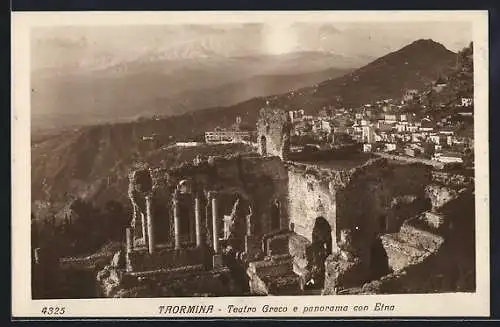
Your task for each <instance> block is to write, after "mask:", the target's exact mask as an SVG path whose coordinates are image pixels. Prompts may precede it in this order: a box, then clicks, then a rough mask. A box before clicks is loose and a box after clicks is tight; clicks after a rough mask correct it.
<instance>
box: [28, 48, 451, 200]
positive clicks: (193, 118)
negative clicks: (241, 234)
mask: <svg viewBox="0 0 500 327" xmlns="http://www.w3.org/2000/svg"><path fill="white" fill-rule="evenodd" d="M456 63H457V54H456V53H453V52H451V51H449V50H447V49H446V48H445V47H444V46H442V45H441V44H439V43H436V42H434V41H431V40H418V41H416V42H414V43H412V44H410V45H408V46H406V47H404V48H402V49H400V50H398V51H396V52H393V53H390V54H388V55H386V56H384V57H381V58H379V59H376V60H375V61H373V62H371V63H369V64H367V65H366V66H363V67H361V68H360V69H357V70H354V71H352V72H350V73H347V74H346V75H344V76H341V77H337V78H329V79H325V80H323V81H322V82H320V81H318V82H316V83H313V85H312V86H309V87H305V88H298V87H297V89H296V90H294V91H293V92H292V91H290V92H286V93H283V94H280V95H274V96H267V97H256V98H253V99H250V100H247V101H245V102H240V103H238V104H235V105H230V106H216V107H213V108H207V109H203V110H197V111H190V112H188V113H185V114H181V113H182V110H180V111H179V112H178V113H179V114H181V115H178V116H173V117H167V118H162V119H143V120H140V121H135V122H128V123H115V124H104V125H99V126H91V127H85V128H81V129H78V130H69V131H66V132H64V133H62V134H59V135H34V138H33V145H32V156H31V157H32V199H33V201H37V203H38V204H39V205H43V204H44V203H46V201H50V202H52V203H55V202H58V201H65V200H67V194H74V195H78V196H81V197H85V198H88V199H91V200H99V201H102V200H103V199H109V198H113V197H116V196H118V195H119V194H121V193H123V194H126V173H125V172H126V170H127V169H128V168H129V167H130V165H131V164H132V163H133V162H134V161H137V160H145V161H148V160H149V159H150V158H152V157H151V156H160V157H164V158H167V157H168V158H167V159H166V160H174V161H175V160H177V159H179V158H181V157H180V156H181V154H175V153H174V154H172V153H170V152H168V151H167V152H165V153H161V150H154V151H149V150H144V149H142V148H141V143H142V142H141V141H139V139H140V138H141V136H147V135H151V134H157V135H158V137H159V140H160V142H161V143H163V144H166V143H168V142H173V141H175V140H185V139H186V138H191V137H193V136H195V135H200V134H202V133H203V132H204V131H206V130H210V129H213V128H214V127H216V126H230V124H232V123H233V122H234V121H235V118H236V117H237V116H241V117H242V118H243V120H244V122H245V123H247V124H249V125H254V124H255V122H256V119H257V115H258V112H259V109H260V108H261V107H263V106H265V104H266V101H271V102H273V104H275V105H278V106H281V107H283V108H289V109H299V108H303V109H305V110H306V111H307V112H314V111H315V110H317V109H319V108H321V107H322V106H325V105H330V104H336V103H337V102H342V104H343V105H346V106H358V105H361V104H363V103H368V102H372V101H374V100H377V99H384V98H400V97H401V95H402V92H403V90H404V89H405V88H417V89H427V88H430V87H431V85H432V82H433V81H435V80H436V79H437V78H438V77H439V76H441V75H446V74H449V73H453V72H454V71H455V70H456ZM207 71H208V70H207ZM224 73H225V72H217V73H216V75H215V76H214V77H212V78H213V79H217V78H218V77H219V76H220V75H223V74H224ZM317 74H318V75H317V76H316V77H317V78H320V77H321V76H322V74H323V73H317ZM191 76H194V75H191ZM293 76H296V77H287V78H285V77H282V76H273V77H269V76H267V77H252V78H249V79H247V82H245V83H250V84H245V83H243V85H262V84H264V83H266V82H267V81H271V82H270V83H271V84H272V85H276V84H279V83H282V82H283V83H284V81H285V80H287V79H289V80H290V81H289V83H290V84H289V85H291V84H293V85H295V86H297V85H298V84H300V83H301V82H302V81H304V80H306V79H308V78H311V75H307V77H304V76H301V75H293ZM316 77H315V78H316ZM192 78H193V77H192ZM207 78H208V77H207ZM294 78H296V81H295V82H294V81H293V79H294ZM321 78H323V77H321ZM311 79H312V78H311ZM141 81H142V79H141V78H139V77H138V78H137V80H135V81H134V79H131V80H129V82H127V83H137V85H135V87H136V88H137V90H138V93H140V91H139V89H144V88H145V89H148V87H144V85H141ZM248 81H252V82H248ZM182 82H186V83H188V82H189V81H188V79H187V78H180V81H179V83H182ZM198 82H199V81H195V82H193V83H198ZM95 83H97V84H95ZM100 83H104V82H102V81H97V82H94V83H91V84H88V85H87V89H85V88H84V90H83V91H82V90H80V91H78V89H77V88H75V89H73V93H72V95H73V96H74V97H79V98H83V95H82V94H85V95H87V96H90V94H92V92H90V91H92V90H95V91H100V90H99V87H98V85H104V84H106V83H104V84H100ZM172 83H173V82H172ZM233 83H234V82H233ZM294 83H295V84H294ZM220 85H224V84H223V83H221V84H219V87H215V88H213V89H210V88H209V87H207V88H205V90H204V91H202V93H200V94H203V92H206V93H205V95H204V96H201V97H205V98H208V97H209V96H210V95H214V94H216V95H217V94H220V95H219V97H220V98H226V99H227V98H228V97H231V96H235V95H234V93H237V91H236V90H241V87H240V86H238V85H237V83H235V84H230V85H229V86H227V85H226V86H225V87H220ZM150 86H151V88H156V91H158V90H161V85H157V83H152V84H151V85H150ZM73 87H75V86H73ZM232 87H234V89H232ZM286 87H288V85H287V86H286ZM134 89H135V88H134V87H132V88H130V85H128V90H134ZM233 90H235V91H233ZM185 92H188V91H185ZM218 92H220V93H218ZM129 93H130V94H126V95H123V97H124V99H123V101H121V103H127V102H128V101H132V100H131V99H133V98H134V92H133V91H129ZM105 94H106V92H103V96H104V95H105ZM186 94H187V93H186ZM250 94H251V92H250V93H249V95H250ZM63 95H64V94H61V96H63ZM186 96H187V95H186ZM70 100H74V99H71V96H70V95H69V94H68V95H67V99H66V101H70ZM87 100H88V99H87ZM162 101H165V100H162V99H161V98H160V100H158V99H155V98H152V99H150V100H149V102H145V103H148V107H150V108H163V107H164V106H165V107H166V106H167V104H163V103H162ZM190 101H193V104H192V105H193V106H196V105H198V104H201V103H202V102H201V101H200V102H197V101H198V100H197V99H190ZM207 101H208V100H207ZM228 101H229V100H228ZM122 108H123V106H118V107H116V108H114V110H122ZM67 109H68V112H69V111H71V112H72V113H73V114H75V110H76V109H75V108H74V107H68V108H67ZM123 110H125V109H123ZM158 110H159V109H158ZM186 111H187V110H186ZM75 117H77V116H75ZM158 151H160V152H158ZM169 156H174V157H175V158H174V157H172V158H170V157H169ZM176 158H177V159H176ZM108 177H110V178H111V179H112V184H111V186H109V187H107V186H103V185H105V184H103V183H105V180H106V179H107V178H108ZM113 185H115V186H113ZM118 185H120V189H117V188H116V187H118ZM124 185H125V186H124ZM124 187H125V188H124ZM125 200H126V198H125Z"/></svg>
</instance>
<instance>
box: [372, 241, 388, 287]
mask: <svg viewBox="0 0 500 327" xmlns="http://www.w3.org/2000/svg"><path fill="white" fill-rule="evenodd" d="M390 272H391V269H390V267H389V257H388V256H387V252H386V251H385V248H384V246H383V244H382V240H381V239H380V237H376V238H375V239H374V240H373V241H372V243H371V246H370V279H371V280H374V279H379V278H380V277H382V276H385V275H387V274H389V273H390Z"/></svg>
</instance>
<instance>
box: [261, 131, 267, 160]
mask: <svg viewBox="0 0 500 327" xmlns="http://www.w3.org/2000/svg"><path fill="white" fill-rule="evenodd" d="M260 154H261V155H263V156H267V139H266V137H265V136H264V135H262V136H261V137H260Z"/></svg>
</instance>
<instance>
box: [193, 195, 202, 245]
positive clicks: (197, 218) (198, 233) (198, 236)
mask: <svg viewBox="0 0 500 327" xmlns="http://www.w3.org/2000/svg"><path fill="white" fill-rule="evenodd" d="M194 219H195V229H196V246H201V203H200V198H199V196H198V195H196V197H195V199H194Z"/></svg>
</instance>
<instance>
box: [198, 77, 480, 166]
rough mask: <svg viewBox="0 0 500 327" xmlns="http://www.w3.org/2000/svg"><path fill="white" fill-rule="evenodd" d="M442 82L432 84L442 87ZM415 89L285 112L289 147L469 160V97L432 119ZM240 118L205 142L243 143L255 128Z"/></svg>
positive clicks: (251, 137)
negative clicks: (347, 147) (353, 147)
mask: <svg viewBox="0 0 500 327" xmlns="http://www.w3.org/2000/svg"><path fill="white" fill-rule="evenodd" d="M444 86H446V84H444V83H442V84H438V85H437V87H439V88H442V87H444ZM424 96H425V94H421V93H420V92H419V91H418V90H415V89H408V90H406V91H405V92H404V94H403V95H402V99H401V100H395V99H384V100H380V101H376V102H374V103H367V104H365V105H363V106H362V107H360V108H345V107H340V106H328V107H324V108H323V109H322V110H320V111H319V112H318V113H317V114H316V115H310V114H306V111H305V110H304V109H298V110H290V111H288V114H289V117H290V121H291V122H292V125H293V130H292V137H291V143H292V151H299V152H300V151H304V150H309V151H310V150H312V151H315V150H328V149H330V148H333V147H335V146H336V145H341V144H345V143H357V144H359V145H360V150H362V151H363V152H375V153H386V154H390V155H396V156H401V157H410V158H415V159H421V160H430V161H435V162H439V163H442V164H458V165H464V166H470V165H472V164H473V162H472V155H473V151H474V147H473V144H474V138H473V135H471V134H467V133H466V132H464V126H467V125H468V124H471V123H472V120H473V99H472V98H470V97H461V98H460V99H459V100H460V101H459V102H458V103H457V104H454V105H452V106H450V107H448V108H446V109H451V111H450V113H449V114H447V115H445V116H444V117H443V118H440V119H436V118H435V117H434V116H433V115H431V114H422V112H424V111H425V109H426V108H425V105H421V106H420V110H415V107H416V106H415V104H418V103H420V102H421V101H420V100H421V98H422V97H424ZM240 124H241V118H240V117H237V122H236V123H235V124H233V125H232V126H231V127H230V128H227V129H225V128H220V127H219V128H217V129H215V130H214V131H209V132H206V133H205V142H206V143H245V142H250V140H254V139H255V132H253V131H249V130H242V129H241V128H240Z"/></svg>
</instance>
